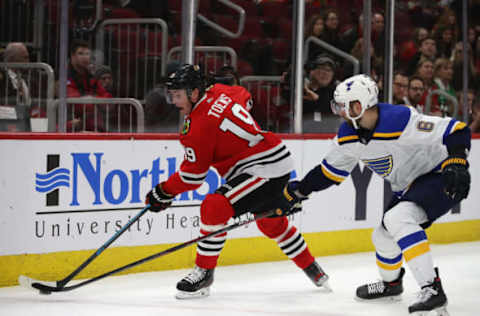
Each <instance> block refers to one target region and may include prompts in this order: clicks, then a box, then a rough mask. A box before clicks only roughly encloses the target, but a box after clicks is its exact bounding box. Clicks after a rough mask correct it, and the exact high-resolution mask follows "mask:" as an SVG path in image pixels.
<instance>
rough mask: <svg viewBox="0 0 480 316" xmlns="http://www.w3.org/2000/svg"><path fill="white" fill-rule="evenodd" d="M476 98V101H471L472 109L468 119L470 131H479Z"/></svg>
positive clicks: (479, 116)
mask: <svg viewBox="0 0 480 316" xmlns="http://www.w3.org/2000/svg"><path fill="white" fill-rule="evenodd" d="M478 99H479V98H477V100H476V102H472V103H473V104H472V111H471V119H470V125H469V127H470V130H471V131H472V133H480V100H478Z"/></svg>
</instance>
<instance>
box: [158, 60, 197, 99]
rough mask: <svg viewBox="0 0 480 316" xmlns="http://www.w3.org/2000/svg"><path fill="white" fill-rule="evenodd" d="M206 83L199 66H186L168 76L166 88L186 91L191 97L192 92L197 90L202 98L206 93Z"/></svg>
mask: <svg viewBox="0 0 480 316" xmlns="http://www.w3.org/2000/svg"><path fill="white" fill-rule="evenodd" d="M205 81H206V80H205V77H204V75H203V73H202V71H201V69H200V67H199V66H198V65H190V64H184V65H182V66H180V67H179V68H178V69H177V70H176V71H175V72H173V73H172V74H171V75H170V76H168V78H167V80H166V81H165V87H166V88H167V89H168V90H181V89H185V90H187V95H188V96H189V97H190V96H191V93H192V91H193V90H194V89H195V88H197V89H198V90H199V91H200V96H202V95H203V93H204V92H205V85H206V82H205Z"/></svg>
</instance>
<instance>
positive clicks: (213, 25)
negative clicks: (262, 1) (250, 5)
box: [197, 0, 245, 38]
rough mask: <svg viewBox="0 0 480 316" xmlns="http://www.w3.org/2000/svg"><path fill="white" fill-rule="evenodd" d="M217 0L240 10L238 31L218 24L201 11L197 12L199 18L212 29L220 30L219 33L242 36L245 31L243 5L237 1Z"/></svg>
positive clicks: (236, 36) (233, 36)
mask: <svg viewBox="0 0 480 316" xmlns="http://www.w3.org/2000/svg"><path fill="white" fill-rule="evenodd" d="M217 1H218V2H221V3H223V4H224V5H226V6H227V7H230V8H231V9H233V10H234V11H237V12H238V14H239V17H238V28H237V31H236V32H235V33H233V32H232V31H230V30H228V29H226V28H224V27H222V26H220V25H218V23H215V22H213V21H211V20H209V19H208V18H207V17H205V16H204V15H203V14H200V13H199V14H197V19H199V20H200V21H202V22H203V23H205V24H206V25H207V26H209V27H211V28H212V29H214V30H216V31H217V32H219V33H221V34H223V35H225V36H228V37H231V38H238V37H240V35H242V33H243V29H244V28H245V10H244V9H243V8H242V7H241V6H239V5H236V4H235V3H233V2H231V1H229V0H217Z"/></svg>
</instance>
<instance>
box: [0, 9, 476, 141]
mask: <svg viewBox="0 0 480 316" xmlns="http://www.w3.org/2000/svg"><path fill="white" fill-rule="evenodd" d="M7 2H9V3H13V2H15V1H7ZM82 2H83V3H88V2H89V0H83V1H82V0H78V1H73V2H72V6H74V7H75V5H77V8H79V6H78V5H79V3H82ZM103 2H104V6H105V10H107V11H108V10H109V11H108V12H116V13H115V14H117V16H115V17H126V18H129V17H145V18H148V17H160V18H162V19H163V20H165V21H166V22H167V24H168V27H169V39H173V40H172V41H173V42H176V43H181V40H179V37H180V36H181V5H180V3H181V1H154V0H137V1H128V0H123V1H118V0H104V1H103ZM233 2H235V3H237V4H238V5H240V6H242V7H244V8H245V11H246V13H247V19H246V27H245V32H244V33H245V34H244V36H241V37H240V38H238V39H228V38H226V37H224V36H219V35H218V34H216V33H215V32H212V31H211V29H208V28H207V27H206V26H205V25H204V24H202V23H200V22H199V23H197V38H196V44H197V45H200V44H201V45H217V46H231V47H233V48H234V49H235V50H236V52H237V54H238V57H239V64H238V68H237V69H236V71H235V69H233V67H231V66H230V65H224V67H221V68H220V69H214V71H215V73H211V75H212V77H213V78H221V77H224V75H225V74H224V73H222V71H223V72H226V74H227V75H228V76H232V77H234V78H235V80H232V82H231V84H239V78H240V77H242V76H244V75H277V76H282V85H281V89H280V90H279V92H278V96H276V99H275V102H274V104H275V106H276V107H277V111H276V112H275V115H276V117H275V119H276V120H282V113H281V112H282V111H288V109H289V104H290V79H289V78H290V76H289V74H290V67H289V61H290V58H291V56H290V54H291V43H292V41H291V36H292V25H291V24H292V21H291V14H292V10H291V9H292V2H293V1H291V0H290V1H289V0H283V1H282V0H263V1H261V0H234V1H233ZM461 4H462V1H456V0H455V1H452V0H443V1H421V0H416V1H415V0H414V1H397V2H396V6H397V7H396V8H397V10H396V11H395V32H394V34H395V38H394V40H395V41H394V72H395V74H394V78H393V87H392V90H393V103H395V104H407V105H412V106H414V107H416V108H417V109H418V110H419V111H423V112H425V111H428V112H429V114H433V115H439V116H444V115H450V116H452V115H454V114H456V116H457V117H458V118H462V117H463V107H462V104H463V91H462V89H463V64H464V63H463V44H462V42H461V41H462V32H461V30H462V25H461V20H462V19H461ZM384 5H385V1H372V9H373V12H372V19H371V21H372V24H371V39H370V43H371V46H370V47H371V49H370V54H371V63H370V64H371V76H372V78H374V80H376V81H377V83H378V86H379V87H380V90H381V91H382V88H383V73H384V68H385V63H384V61H385V16H384V10H385V7H384ZM275 8H276V10H283V11H278V12H280V13H279V14H278V16H272V15H271V13H269V12H275V11H268V10H274V9H275ZM223 9H225V8H224V6H223ZM362 10H363V1H361V0H355V1H333V0H307V1H306V9H305V27H304V29H305V34H304V39H305V40H306V39H308V38H309V37H315V38H318V39H320V40H322V41H325V42H327V43H328V44H330V45H333V46H334V47H336V48H338V49H341V50H342V51H344V52H346V53H348V54H351V55H352V56H354V57H356V58H357V59H358V60H359V61H360V62H362V61H363V53H364V49H363V47H364V45H365V41H364V39H363V26H364V21H363V20H364V19H363V14H362ZM476 10H477V12H478V11H479V10H480V1H470V2H469V13H470V14H469V22H468V25H469V27H468V45H467V47H468V56H469V62H468V76H469V90H468V99H467V100H468V113H467V114H468V117H469V123H470V124H471V127H472V129H473V130H474V131H475V132H480V110H479V107H480V101H479V96H478V93H477V91H478V88H479V85H480V79H479V78H480V76H479V73H480V21H479V15H478V14H474V12H476ZM199 11H200V12H201V13H202V14H205V15H207V16H208V17H209V18H210V19H212V20H215V21H217V22H218V23H221V21H222V19H223V18H225V16H226V14H221V13H225V12H224V11H223V12H222V4H221V3H219V2H218V1H215V0H200V1H199ZM75 12H76V13H77V14H78V15H80V11H78V10H77V11H75ZM109 14H111V13H109ZM74 15H75V14H74ZM107 17H108V16H107ZM87 20H88V18H87ZM82 21H85V19H83V20H82ZM255 22H258V24H255ZM82 23H84V22H82ZM250 24H252V25H256V27H257V28H258V27H260V28H261V29H258V30H257V31H256V32H250V31H249V27H248V25H250ZM223 26H224V27H227V26H225V25H223ZM230 29H232V26H230ZM78 30H79V28H78V25H77V27H76V28H75V29H72V30H71V34H70V38H71V45H70V47H71V49H70V52H69V68H68V82H67V97H81V96H95V97H115V95H114V89H113V87H114V86H115V85H116V80H115V76H114V72H113V71H112V69H115V68H116V67H118V65H114V64H112V65H96V66H95V67H92V59H93V57H94V56H93V52H92V51H91V49H90V47H89V45H88V43H87V42H82V41H81V40H78V39H75V36H76V35H78V34H79V32H80V31H78ZM80 33H81V32H80ZM0 40H1V39H0ZM169 41H170V40H169ZM285 43H286V45H285ZM46 45H48V44H46ZM26 48H27V47H26V46H25V45H23V44H21V43H17V42H13V43H11V44H9V45H8V46H6V47H5V49H4V50H3V61H4V62H15V61H20V62H27V61H28V60H30V59H29V58H28V50H26ZM25 56H27V57H25ZM170 66H171V67H173V66H172V65H170ZM362 66H363V65H362V64H361V65H360V69H362ZM304 68H305V69H304V78H305V79H304V99H303V112H304V131H305V132H325V131H332V130H331V129H332V128H334V127H335V126H336V125H337V123H338V121H337V119H336V118H334V117H333V115H332V113H331V111H330V109H329V101H330V99H331V98H332V96H333V91H334V89H335V86H336V84H337V82H338V81H339V80H342V79H344V78H346V77H348V76H350V75H352V74H353V66H352V64H351V63H349V62H345V61H344V60H343V59H340V58H338V57H337V56H335V55H333V54H331V52H328V51H326V50H325V49H322V48H321V47H320V46H318V45H315V44H314V43H311V44H310V45H309V49H308V56H307V59H306V60H305V67H304ZM172 69H174V68H172ZM172 69H171V70H172ZM171 70H170V71H171ZM55 71H56V73H58V69H55ZM167 73H168V69H167ZM17 77H18V78H17ZM9 78H10V81H9ZM12 78H13V79H15V80H16V81H15V80H12ZM19 78H20V76H15V75H14V74H13V73H12V72H10V73H9V72H8V71H5V70H2V73H0V98H1V97H2V95H3V94H9V93H11V91H13V90H18V91H19V93H16V95H17V96H18V95H19V96H20V97H23V98H25V97H28V96H29V95H28V94H29V91H28V88H26V87H25V86H24V85H25V82H23V83H22V82H21V81H19ZM159 83H160V82H157V83H155V87H152V89H151V91H150V92H149V93H148V94H146V95H145V96H144V100H145V101H146V102H144V106H145V112H147V113H149V114H151V115H147V118H148V120H150V121H149V126H150V127H151V129H152V130H157V129H155V124H161V120H160V119H159V120H152V117H155V115H157V116H162V117H165V116H171V115H169V114H171V113H170V112H169V111H170V110H174V109H173V108H172V107H171V106H168V105H167V104H166V102H165V100H164V98H163V97H161V93H160V92H161V90H160V89H159V88H158V87H157V86H158V84H159ZM12 89H13V90H12ZM438 90H441V91H440V92H441V93H435V94H433V95H432V96H431V106H430V107H429V109H427V108H426V103H427V96H428V95H429V94H431V93H432V91H437V92H438ZM57 91H58V89H57ZM57 95H58V94H57ZM449 96H451V97H449ZM255 97H256V95H255V94H254V98H255ZM452 98H454V99H456V100H458V103H459V105H460V106H459V107H458V109H456V110H455V108H454V102H453V101H452ZM382 99H383V97H382V93H381V96H380V100H382ZM152 102H153V103H152ZM160 106H161V107H162V109H161V110H158V109H155V107H160ZM257 106H258V109H255V107H254V109H253V110H252V111H253V113H254V115H257V116H258V117H257V118H258V120H259V121H262V120H263V119H264V118H265V116H266V115H267V116H268V115H270V114H271V113H270V112H266V111H264V110H262V109H261V106H262V105H261V104H258V102H257ZM96 108H97V107H93V106H92V107H90V106H89V105H87V106H85V105H83V106H82V107H75V108H74V109H72V111H71V113H72V115H71V118H70V119H69V121H68V129H69V131H79V130H88V131H92V130H94V131H100V132H101V131H105V130H106V128H105V126H104V125H105V123H104V121H105V120H104V118H103V116H102V115H103V114H102V111H97V110H96ZM290 110H291V108H290ZM82 113H83V117H84V119H82V120H80V119H78V118H79V117H81V116H82ZM85 113H86V115H85ZM117 113H120V112H118V111H117ZM167 114H168V115H167ZM36 115H38V113H37V114H36ZM43 115H44V113H43ZM119 115H120V114H117V116H112V117H110V118H109V119H110V120H117V121H121V120H122V119H121V118H118V116H119ZM284 116H285V115H283V117H284ZM102 122H103V123H102ZM170 122H175V123H176V118H174V117H173V116H172V119H171V120H170ZM320 123H322V124H320Z"/></svg>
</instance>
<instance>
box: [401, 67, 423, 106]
mask: <svg viewBox="0 0 480 316" xmlns="http://www.w3.org/2000/svg"><path fill="white" fill-rule="evenodd" d="M424 92H425V86H424V84H423V80H422V78H420V77H417V76H413V77H410V78H409V82H408V97H407V98H405V104H407V105H411V106H413V107H414V108H416V109H417V110H418V111H419V112H421V113H422V112H423V108H424V103H422V97H423V93H424Z"/></svg>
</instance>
